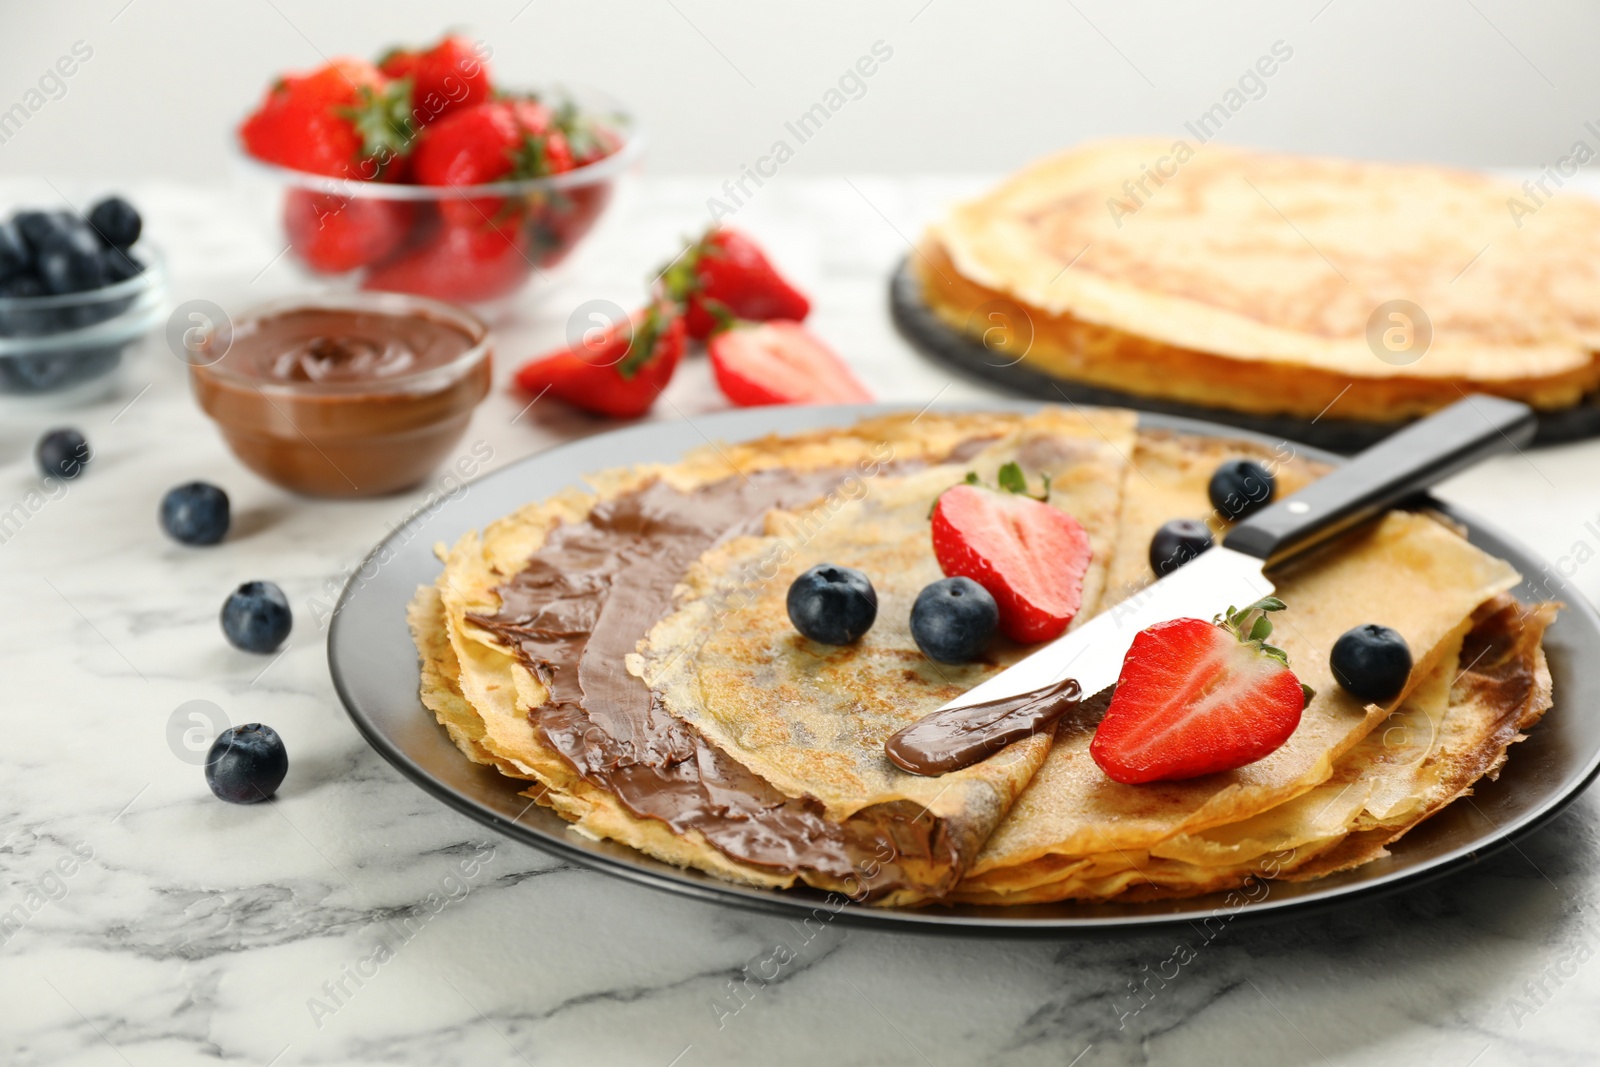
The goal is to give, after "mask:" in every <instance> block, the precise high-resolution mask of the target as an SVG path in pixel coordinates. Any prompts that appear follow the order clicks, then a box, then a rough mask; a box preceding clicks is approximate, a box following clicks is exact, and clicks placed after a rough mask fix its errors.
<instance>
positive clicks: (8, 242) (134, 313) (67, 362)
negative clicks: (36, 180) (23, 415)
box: [0, 196, 166, 401]
mask: <svg viewBox="0 0 1600 1067" xmlns="http://www.w3.org/2000/svg"><path fill="white" fill-rule="evenodd" d="M142 228H143V222H142V220H141V219H140V217H139V213H138V211H136V210H135V209H134V207H133V205H132V204H129V203H128V202H127V201H126V200H124V199H122V198H121V197H116V196H113V197H107V198H106V199H104V200H101V201H100V202H99V203H97V204H95V205H94V207H93V208H92V209H91V210H90V211H89V213H88V215H86V216H85V215H78V214H76V213H73V212H69V211H59V210H48V211H35V210H22V211H17V212H15V213H14V214H13V215H12V216H11V217H10V218H8V219H6V220H4V221H0V397H49V398H51V399H53V400H58V401H59V400H89V399H94V398H97V397H98V396H100V395H102V394H103V393H104V392H106V391H108V390H109V389H110V387H111V386H112V384H113V383H114V382H115V380H116V371H117V370H118V368H119V367H120V366H121V363H122V358H123V355H124V353H125V352H126V351H127V349H128V348H129V347H130V346H131V345H133V344H134V343H135V342H137V341H138V340H139V339H140V338H142V337H143V336H144V335H145V334H146V333H148V332H149V331H150V329H151V328H152V327H154V326H155V325H156V324H157V323H158V322H160V320H161V314H162V312H163V310H164V307H165V301H166V293H165V289H166V285H165V271H164V265H163V263H162V260H161V257H160V255H159V254H158V253H157V252H156V251H155V249H153V248H151V247H150V245H149V243H148V242H141V241H140V240H139V234H140V231H141V229H142Z"/></svg>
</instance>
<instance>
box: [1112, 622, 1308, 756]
mask: <svg viewBox="0 0 1600 1067" xmlns="http://www.w3.org/2000/svg"><path fill="white" fill-rule="evenodd" d="M1283 606H1284V605H1283V601H1281V600H1278V599H1277V598H1275V597H1267V598H1266V599H1264V600H1261V601H1258V602H1257V603H1255V604H1251V605H1250V606H1249V607H1247V608H1244V609H1243V610H1235V609H1233V608H1229V609H1228V611H1227V614H1226V615H1220V616H1218V617H1217V619H1216V620H1215V621H1213V622H1205V621H1204V620H1202V619H1173V620H1172V621H1171V622H1162V623H1157V624H1156V625H1154V626H1152V627H1150V628H1149V629H1147V630H1142V631H1140V632H1139V633H1138V634H1137V635H1136V636H1135V637H1134V639H1133V645H1132V647H1130V648H1129V649H1128V655H1127V657H1126V658H1124V659H1123V661H1122V675H1121V677H1120V678H1118V679H1117V690H1116V694H1115V695H1114V696H1113V697H1112V698H1111V706H1110V707H1109V708H1108V709H1107V710H1106V714H1105V718H1103V719H1101V720H1100V726H1099V728H1098V729H1097V730H1096V731H1095V735H1094V740H1093V741H1092V742H1091V743H1090V745H1089V754H1090V755H1091V756H1092V757H1094V761H1095V762H1096V763H1097V764H1099V765H1100V769H1101V770H1103V771H1105V772H1106V775H1107V776H1108V777H1110V778H1111V779H1112V780H1113V781H1116V782H1121V783H1123V784H1125V785H1136V784H1138V783H1140V782H1164V781H1176V780H1178V779H1183V778H1195V777H1198V776H1200V775H1202V774H1214V773H1216V772H1218V771H1231V770H1234V769H1235V768H1238V767H1243V766H1245V765H1246V764H1248V763H1254V762H1255V761H1256V760H1258V759H1261V758H1262V757H1263V756H1266V755H1268V754H1269V753H1271V752H1273V751H1275V750H1276V749H1277V748H1278V747H1279V746H1280V745H1282V744H1283V743H1284V742H1285V741H1287V740H1288V739H1289V735H1290V734H1292V733H1294V729H1295V727H1296V726H1298V725H1299V724H1300V713H1301V711H1303V710H1304V709H1305V706H1306V704H1307V703H1309V702H1310V700H1311V697H1312V695H1313V694H1312V692H1311V690H1310V689H1309V688H1307V687H1306V686H1304V685H1302V684H1301V683H1300V679H1298V678H1296V677H1295V676H1294V672H1293V671H1291V670H1289V659H1288V656H1286V655H1285V654H1284V652H1283V651H1282V650H1281V649H1277V648H1273V647H1272V646H1271V645H1269V644H1267V643H1266V639H1267V637H1268V636H1270V635H1271V633H1272V622H1271V620H1269V619H1268V618H1267V612H1269V611H1281V610H1282V609H1283Z"/></svg>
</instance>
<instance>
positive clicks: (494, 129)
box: [412, 100, 573, 186]
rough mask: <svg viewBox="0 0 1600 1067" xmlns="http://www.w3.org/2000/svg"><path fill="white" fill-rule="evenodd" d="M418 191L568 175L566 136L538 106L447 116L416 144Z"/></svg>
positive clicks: (481, 107) (484, 106) (505, 104)
mask: <svg viewBox="0 0 1600 1067" xmlns="http://www.w3.org/2000/svg"><path fill="white" fill-rule="evenodd" d="M412 162H413V168H412V171H413V173H414V174H415V176H416V180H417V182H418V183H420V184H422V185H463V186H465V185H482V184H484V183H485V182H500V181H513V180H516V179H519V178H537V177H541V176H543V175H546V174H559V173H561V172H562V171H567V170H571V169H572V165H573V164H572V152H571V149H570V148H569V146H568V145H567V141H566V135H565V134H564V133H563V132H562V131H561V130H560V129H559V128H558V127H557V126H556V124H555V122H554V120H553V118H552V116H551V114H550V109H549V108H547V107H545V106H544V105H543V104H541V103H539V102H538V101H537V100H490V101H487V102H485V103H481V104H474V105H472V106H471V107H464V108H461V109H459V110H457V111H454V112H452V113H451V114H449V115H448V116H446V117H445V118H442V119H440V120H439V121H438V122H435V123H434V124H433V125H431V126H429V127H428V128H427V130H426V131H425V132H424V133H423V134H422V136H421V137H420V138H419V139H418V142H417V150H416V155H415V158H414V159H413V161H412Z"/></svg>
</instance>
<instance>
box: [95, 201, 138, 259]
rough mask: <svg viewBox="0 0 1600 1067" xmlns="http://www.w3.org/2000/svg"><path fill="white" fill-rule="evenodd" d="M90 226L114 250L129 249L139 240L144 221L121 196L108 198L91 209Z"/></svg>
mask: <svg viewBox="0 0 1600 1067" xmlns="http://www.w3.org/2000/svg"><path fill="white" fill-rule="evenodd" d="M89 225H90V226H91V227H92V228H93V229H94V231H95V233H97V234H99V235H100V239H101V240H102V241H104V242H105V243H106V244H108V245H111V246H112V247H113V248H127V247H128V246H129V245H131V244H133V243H134V242H135V241H137V240H138V239H139V231H140V230H141V229H142V228H143V227H144V221H143V220H142V219H140V218H139V212H138V211H136V210H134V207H133V205H132V204H130V203H128V202H127V201H126V200H124V199H122V197H120V196H108V197H106V198H105V199H104V200H102V201H100V202H99V203H98V204H96V205H95V206H94V207H92V208H90V209H89Z"/></svg>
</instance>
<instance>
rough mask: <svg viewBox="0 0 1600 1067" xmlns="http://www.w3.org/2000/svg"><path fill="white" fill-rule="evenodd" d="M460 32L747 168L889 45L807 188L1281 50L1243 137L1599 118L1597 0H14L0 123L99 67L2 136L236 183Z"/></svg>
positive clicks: (1363, 136) (1464, 149)
mask: <svg viewBox="0 0 1600 1067" xmlns="http://www.w3.org/2000/svg"><path fill="white" fill-rule="evenodd" d="M446 25H450V26H457V27H461V28H462V29H463V30H465V31H467V32H469V33H471V34H472V35H474V36H477V37H481V38H482V39H484V40H485V41H487V42H488V43H489V44H490V45H491V46H492V48H493V49H494V60H493V64H494V66H495V68H496V69H497V71H498V73H499V75H500V76H501V77H502V78H503V79H504V80H506V81H508V82H524V83H532V82H537V81H541V80H566V81H577V82H584V83H588V84H593V85H596V86H599V87H602V88H605V89H607V90H609V91H610V92H612V93H613V94H615V95H616V96H618V97H620V98H621V99H622V100H624V101H625V102H628V103H629V104H631V105H632V106H633V107H634V108H635V109H636V111H637V112H638V113H639V114H641V115H642V117H643V119H644V120H645V122H647V123H648V125H649V127H650V129H651V131H652V134H653V149H652V153H651V157H650V166H651V168H652V169H654V170H656V171H659V172H697V173H710V174H732V173H736V172H737V170H738V168H739V165H740V164H741V163H744V162H748V161H751V160H753V159H755V158H756V157H757V156H759V155H760V154H762V153H763V152H765V151H766V150H767V148H768V147H769V146H770V144H771V143H772V141H773V139H774V138H776V137H779V136H782V135H783V122H784V120H786V119H789V118H792V117H793V116H794V115H796V114H798V113H799V112H801V111H803V110H805V109H806V108H807V107H809V106H810V105H811V104H813V103H815V102H816V101H818V100H819V99H820V98H821V97H822V95H823V93H824V92H825V91H826V90H827V89H828V88H829V87H830V86H832V85H833V84H834V83H835V82H836V80H837V78H838V76H839V74H840V73H841V72H843V71H844V70H845V68H847V67H848V66H849V65H851V64H852V63H854V62H855V60H856V59H857V58H858V57H859V56H861V55H863V54H864V53H866V52H867V51H868V50H869V49H870V47H871V46H872V44H873V42H875V41H879V40H881V41H883V42H885V43H886V44H887V45H888V46H889V47H891V48H893V50H894V54H893V58H892V59H891V60H890V61H889V62H888V63H886V64H884V65H883V67H882V69H881V70H880V71H879V72H878V73H877V74H876V75H875V76H874V77H873V78H872V79H871V80H870V81H869V82H868V83H867V92H866V94H865V96H863V97H862V98H861V99H859V100H854V101H851V102H850V103H849V104H847V105H846V106H845V107H844V108H843V109H842V110H841V111H840V112H839V113H838V114H837V115H836V116H835V117H834V118H833V119H832V120H831V121H830V122H829V124H828V126H827V127H826V129H825V130H824V132H823V133H822V134H821V135H819V136H818V137H816V138H815V139H813V140H812V141H810V142H809V143H807V144H806V145H804V146H802V147H800V149H799V151H798V153H797V155H796V158H795V159H794V160H793V162H792V163H791V164H790V165H789V169H790V170H792V171H793V172H796V173H798V172H807V171H809V172H815V171H840V170H848V171H857V172H859V171H878V172H894V171H910V170H936V171H968V172H971V171H994V170H1002V169H1006V168H1010V167H1013V166H1015V165H1017V164H1020V163H1022V162H1024V161H1025V160H1027V159H1029V158H1031V157H1034V156H1036V155H1039V154H1041V153H1043V152H1046V151H1049V150H1051V149H1053V148H1056V147H1060V146H1062V145H1065V144H1068V143H1071V142H1073V141H1075V140H1078V139H1081V138H1085V137H1091V136H1098V135H1105V134H1113V133H1153V134H1160V135H1167V134H1171V135H1174V136H1176V135H1178V134H1179V133H1180V132H1181V130H1182V124H1183V122H1184V120H1186V119H1191V118H1193V117H1194V116H1195V115H1197V114H1198V113H1199V112H1201V111H1203V110H1204V109H1205V108H1207V107H1209V106H1210V105H1211V104H1212V103H1214V102H1216V101H1217V100H1218V99H1219V98H1221V96H1222V95H1223V93H1224V92H1225V91H1226V90H1227V89H1228V88H1229V87H1230V86H1232V85H1234V83H1235V82H1236V81H1237V79H1238V77H1239V75H1240V74H1241V73H1242V72H1243V71H1245V69H1246V68H1247V67H1249V66H1250V65H1251V64H1252V63H1254V62H1255V60H1256V59H1257V57H1259V56H1261V55H1262V54H1263V53H1266V52H1267V51H1268V50H1269V49H1270V47H1271V46H1272V44H1273V42H1275V41H1278V40H1282V41H1284V42H1285V43H1286V44H1287V45H1288V46H1289V47H1290V48H1292V49H1293V53H1294V54H1293V58H1292V59H1291V60H1290V61H1288V62H1287V63H1285V64H1284V65H1283V66H1282V68H1281V69H1280V70H1279V71H1278V72H1277V74H1276V75H1274V77H1273V78H1272V79H1271V80H1270V81H1268V82H1267V83H1266V91H1265V95H1264V96H1262V97H1261V99H1259V100H1253V101H1251V102H1250V103H1249V104H1247V105H1246V106H1245V107H1243V108H1242V109H1241V110H1240V111H1239V113H1238V114H1237V115H1236V116H1234V117H1233V118H1232V119H1231V120H1230V122H1229V124H1228V127H1227V130H1226V133H1225V137H1226V139H1228V140H1234V141H1241V142H1245V143H1253V144H1261V145H1269V146H1275V147H1283V148H1289V149H1295V150H1304V151H1315V152H1324V153H1340V154H1349V155H1357V156H1369V157H1380V158H1417V159H1433V160H1440V161H1446V162H1452V163H1461V164H1472V165H1537V164H1540V163H1543V162H1547V161H1551V160H1553V159H1554V158H1556V156H1558V155H1560V154H1562V153H1563V152H1564V151H1565V150H1566V148H1567V146H1568V145H1570V144H1571V143H1572V141H1573V140H1574V139H1576V138H1577V137H1579V136H1582V135H1583V129H1582V127H1583V122H1584V121H1585V120H1587V119H1597V120H1600V92H1597V90H1600V63H1597V62H1596V61H1595V57H1594V44H1595V42H1596V41H1600V32H1597V31H1600V5H1595V4H1593V3H1583V2H1581V0H1560V2H1549V3H1543V2H1541V3H1523V4H1517V3H1514V2H1513V0H1425V2H1407V3H1393V2H1385V0H1332V2H1331V3H1329V2H1328V0H1293V2H1281V0H1280V2H1268V0H1261V2H1249V0H1227V2H1219V3H1203V4H1202V3H1194V2H1176V0H1143V2H1132V3H1115V2H1113V0H1070V2H1068V0H982V2H979V0H869V2H861V0H856V2H851V0H826V2H816V3H808V4H804V5H801V4H788V5H783V6H781V7H780V6H778V5H775V4H772V3H763V2H759V0H757V2H752V0H744V2H739V0H599V2H597V0H456V2H452V3H448V4H446V3H438V2H434V3H428V2H424V0H363V2H359V3H358V2H354V0H131V2H129V0H0V111H3V110H5V109H6V108H8V107H10V106H11V104H13V103H15V102H17V101H19V100H22V99H23V98H24V94H25V93H27V91H28V90H29V89H30V88H32V87H34V86H36V84H37V82H38V79H39V77H40V75H42V74H43V73H44V72H45V71H46V70H47V69H48V68H49V67H50V66H51V65H52V64H53V63H54V62H55V61H56V59H57V58H58V57H60V56H62V55H65V54H67V53H68V52H69V50H70V48H71V46H72V45H73V43H74V42H75V41H83V42H85V43H86V44H87V45H88V46H89V47H92V48H93V50H94V51H93V57H92V58H91V59H90V60H89V61H88V62H87V63H85V64H83V65H82V67H81V69H80V70H78V71H77V73H75V74H74V75H73V76H72V77H71V78H70V79H67V80H66V82H65V93H64V95H61V96H60V98H59V99H51V100H48V101H47V102H45V104H44V106H42V107H41V108H40V109H39V111H38V113H37V114H34V115H33V116H32V117H31V118H30V119H29V121H28V123H27V124H26V125H25V126H24V128H23V129H22V130H21V131H20V132H19V133H17V134H16V135H15V136H13V137H11V138H10V139H9V140H7V141H6V142H4V143H0V174H44V175H45V176H47V177H51V178H52V179H56V178H59V179H64V180H88V181H95V182H101V183H107V182H114V181H116V180H118V179H142V178H149V177H155V176H163V175H168V176H187V177H192V178H195V179H202V180H210V179H220V178H223V177H225V176H226V174H227V163H226V156H225V153H226V145H227V144H228V141H229V138H228V131H229V129H230V127H231V125H232V124H233V123H234V122H235V121H236V120H237V119H238V117H239V116H240V115H241V114H242V113H243V112H244V111H245V110H246V108H247V107H248V106H249V104H250V103H251V102H252V101H253V100H254V99H255V98H256V97H257V96H258V95H259V94H260V92H261V91H262V89H263V87H264V86H265V84H266V83H267V81H268V79H269V78H270V77H271V75H272V74H273V73H274V72H276V71H279V70H282V69H292V68H301V67H307V66H313V65H316V64H317V63H318V62H320V59H321V57H322V56H323V55H334V54H339V53H355V54H360V55H371V54H373V53H375V52H377V51H379V50H380V49H382V48H383V47H384V46H386V45H388V44H390V43H393V42H397V41H407V40H412V41H415V40H425V39H428V38H430V37H432V36H433V35H434V34H436V33H437V32H438V31H439V30H440V29H441V28H442V27H444V26H446ZM36 99H37V98H36Z"/></svg>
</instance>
